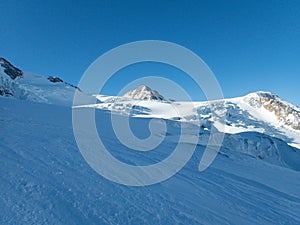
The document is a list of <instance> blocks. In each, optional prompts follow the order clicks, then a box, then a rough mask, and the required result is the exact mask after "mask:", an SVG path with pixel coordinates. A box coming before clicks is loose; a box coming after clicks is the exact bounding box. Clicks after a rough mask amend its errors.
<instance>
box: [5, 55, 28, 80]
mask: <svg viewBox="0 0 300 225" xmlns="http://www.w3.org/2000/svg"><path fill="white" fill-rule="evenodd" d="M0 65H1V66H2V67H3V68H4V73H6V74H7V75H8V76H9V77H10V78H11V79H13V80H14V79H16V78H17V77H22V76H23V72H22V71H21V70H20V69H19V68H17V67H15V66H13V65H12V64H11V63H10V62H8V61H7V60H6V59H4V58H2V57H0Z"/></svg>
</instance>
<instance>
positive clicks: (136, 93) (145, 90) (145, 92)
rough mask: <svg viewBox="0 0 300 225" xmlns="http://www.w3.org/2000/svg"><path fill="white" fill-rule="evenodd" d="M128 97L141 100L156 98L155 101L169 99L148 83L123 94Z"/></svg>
mask: <svg viewBox="0 0 300 225" xmlns="http://www.w3.org/2000/svg"><path fill="white" fill-rule="evenodd" d="M123 97H126V98H133V99H139V100H155V101H167V100H166V99H165V98H164V97H163V96H162V95H161V94H159V93H158V92H157V91H155V90H152V89H151V88H150V87H148V86H146V85H141V86H139V87H137V88H136V89H133V90H131V91H129V92H127V93H125V94H124V95H123Z"/></svg>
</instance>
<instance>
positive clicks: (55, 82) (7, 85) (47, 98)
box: [0, 58, 76, 106]
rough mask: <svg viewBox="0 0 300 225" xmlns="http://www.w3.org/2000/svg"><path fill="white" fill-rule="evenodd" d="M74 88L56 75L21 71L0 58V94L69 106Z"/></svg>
mask: <svg viewBox="0 0 300 225" xmlns="http://www.w3.org/2000/svg"><path fill="white" fill-rule="evenodd" d="M15 74H16V75H15ZM75 90H76V87H75V86H73V85H70V84H68V83H66V82H64V81H63V80H61V79H59V78H57V77H53V76H49V77H45V76H42V75H39V74H34V73H30V72H23V71H21V70H19V69H18V68H16V67H14V66H13V65H11V64H10V63H9V62H8V61H7V60H5V59H4V58H0V96H1V95H2V96H6V97H11V98H16V99H21V100H28V101H34V102H41V103H47V104H56V105H68V106H71V105H72V102H73V96H74V92H75Z"/></svg>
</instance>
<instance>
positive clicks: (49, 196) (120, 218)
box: [0, 97, 300, 225]
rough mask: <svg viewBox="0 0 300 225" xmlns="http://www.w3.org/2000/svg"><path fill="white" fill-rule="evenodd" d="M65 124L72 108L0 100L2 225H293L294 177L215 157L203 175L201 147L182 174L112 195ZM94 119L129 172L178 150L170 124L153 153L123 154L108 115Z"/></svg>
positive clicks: (236, 155)
mask: <svg viewBox="0 0 300 225" xmlns="http://www.w3.org/2000/svg"><path fill="white" fill-rule="evenodd" d="M78 110H80V109H78ZM70 115H71V109H70V108H69V107H61V106H56V105H48V104H39V103H34V102H28V101H18V100H15V99H11V98H3V97H0V127H1V130H0V137H1V143H0V162H1V170H0V179H1V182H0V190H1V192H0V206H1V211H0V221H1V223H2V224H251V225H252V224H275V223H276V224H299V223H300V193H299V185H300V173H299V172H297V171H295V170H294V169H291V168H286V167H283V166H278V165H274V164H270V163H267V162H265V161H263V160H258V159H256V158H254V157H249V156H247V155H246V154H244V153H241V152H236V151H235V150H231V149H230V148H222V149H221V152H220V154H219V155H218V156H217V158H216V160H215V161H214V163H213V164H212V165H211V167H209V168H208V169H207V170H206V171H204V172H202V173H200V172H199V171H198V164H199V160H200V158H201V155H202V153H203V150H204V146H203V145H202V144H201V142H199V144H198V145H197V147H196V151H195V153H194V155H193V157H192V159H191V160H190V161H189V162H188V164H187V165H186V166H185V167H184V168H183V169H182V170H181V171H180V172H179V173H177V174H176V175H175V176H173V177H172V178H170V179H168V180H167V181H164V182H162V183H159V184H155V185H152V186H146V187H128V186H123V185H118V184H116V183H112V182H110V181H108V180H106V179H104V178H103V177H101V176H99V175H98V174H96V173H95V172H94V171H93V170H92V169H91V168H90V167H89V166H88V165H87V163H86V162H85V161H84V160H83V158H82V156H81V154H80V152H79V150H78V149H77V147H76V143H75V140H74V137H73V133H72V124H71V116H70ZM120 117H122V115H120ZM96 119H97V123H98V124H97V125H98V126H99V127H98V129H100V130H101V134H102V136H101V138H102V139H103V141H104V142H105V143H107V144H108V146H110V147H109V150H110V151H111V154H113V155H114V156H115V157H116V158H119V159H121V160H123V161H130V162H131V163H133V164H149V163H153V162H155V161H158V160H161V158H164V157H165V156H166V155H168V154H169V153H170V152H172V150H173V149H174V146H175V145H176V142H177V140H178V138H177V137H178V135H179V130H178V126H177V125H178V122H176V121H169V122H168V123H167V124H168V135H167V136H166V140H165V141H164V142H163V143H162V145H161V146H160V147H159V148H158V149H157V151H156V150H155V151H151V152H147V153H142V152H136V151H129V150H128V149H127V148H125V147H124V146H122V145H121V144H120V143H119V142H118V141H117V140H116V137H115V136H114V134H113V131H112V129H111V124H110V111H107V110H101V109H100V110H97V112H96ZM155 120H156V121H157V122H159V121H160V120H161V119H155ZM149 121H150V119H147V118H132V121H131V124H132V128H133V130H134V129H138V130H147V127H148V123H149ZM201 132H202V133H205V132H206V131H205V130H201ZM144 135H147V134H144ZM245 135H246V136H247V135H248V136H249V134H245ZM251 135H252V134H251ZM255 135H260V134H259V133H255ZM265 137H266V138H270V139H272V138H271V137H269V136H265ZM203 139H205V135H204V136H203ZM204 141H205V140H204ZM274 142H276V143H277V144H278V143H279V142H280V141H277V140H274ZM186 144H188V143H186ZM281 144H282V146H283V147H285V148H288V146H287V145H284V143H281ZM298 162H299V161H298ZM298 162H297V163H298Z"/></svg>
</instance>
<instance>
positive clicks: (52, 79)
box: [47, 76, 64, 83]
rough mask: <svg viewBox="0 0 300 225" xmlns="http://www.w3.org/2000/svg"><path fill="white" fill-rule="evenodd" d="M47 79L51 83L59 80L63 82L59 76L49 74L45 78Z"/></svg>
mask: <svg viewBox="0 0 300 225" xmlns="http://www.w3.org/2000/svg"><path fill="white" fill-rule="evenodd" d="M47 79H48V80H50V81H51V82H52V83H59V82H64V81H63V80H62V79H60V78H59V77H55V76H50V77H48V78H47Z"/></svg>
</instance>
